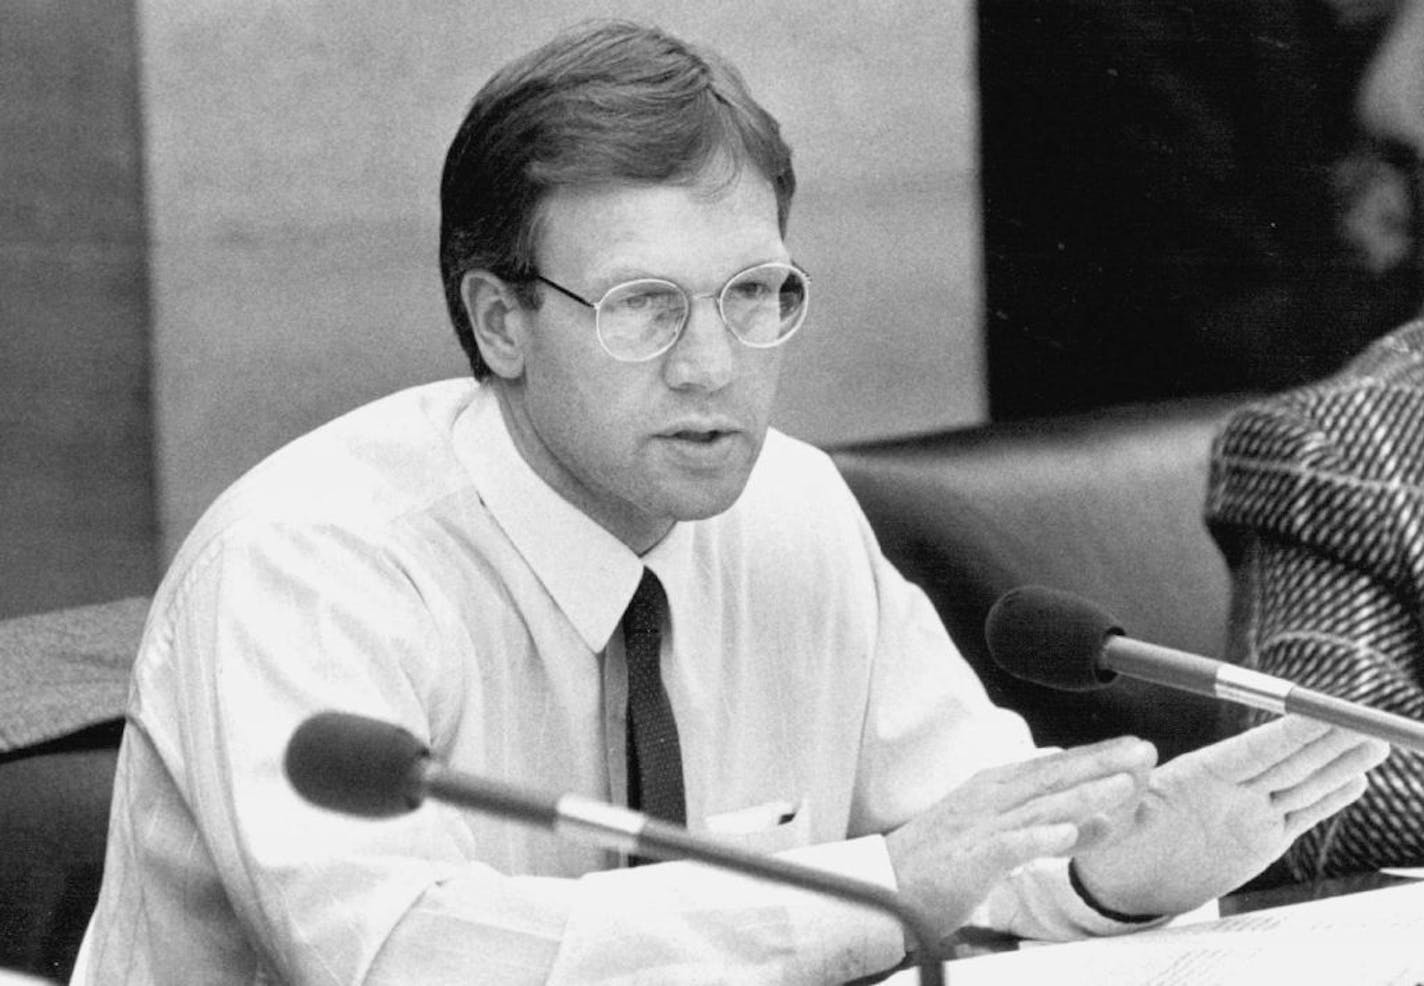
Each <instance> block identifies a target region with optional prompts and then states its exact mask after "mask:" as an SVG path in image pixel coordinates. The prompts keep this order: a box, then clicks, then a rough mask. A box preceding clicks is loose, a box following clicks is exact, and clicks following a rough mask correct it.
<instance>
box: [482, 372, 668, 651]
mask: <svg viewBox="0 0 1424 986" xmlns="http://www.w3.org/2000/svg"><path fill="white" fill-rule="evenodd" d="M454 437H455V448H456V449H457V454H458V455H459V456H460V459H461V461H462V462H463V463H464V465H465V468H466V469H468V470H469V473H470V476H471V478H472V480H473V482H474V486H475V489H476V491H477V492H478V493H479V496H480V499H481V500H482V501H483V502H484V504H485V507H486V508H487V509H488V510H489V512H490V514H491V515H492V516H493V517H494V519H495V522H496V523H498V524H499V526H500V527H501V528H502V529H503V530H504V532H505V534H506V535H507V536H508V537H509V539H510V541H512V542H513V544H514V547H515V549H516V550H517V551H518V552H519V553H520V555H522V556H523V558H524V560H525V561H526V562H528V564H529V567H530V568H531V569H533V571H534V574H535V575H536V576H537V577H538V579H539V581H540V582H542V583H543V584H544V588H545V589H547V590H548V592H549V595H550V596H552V597H553V599H554V602H555V604H557V605H558V607H559V609H561V610H562V611H563V612H564V615H565V616H567V617H568V619H569V622H570V623H572V624H573V626H574V629H575V630H577V631H578V633H579V636H581V637H582V638H583V640H584V642H585V643H586V644H588V647H589V649H590V650H593V651H601V650H603V649H604V648H605V647H607V646H608V641H609V638H611V637H612V636H613V631H614V630H615V629H616V628H617V626H618V621H619V620H621V619H622V617H623V611H624V610H625V609H626V608H627V606H628V603H629V601H630V600H631V599H632V598H633V593H634V591H635V590H636V589H637V587H638V580H639V579H640V578H642V574H643V561H642V559H640V558H639V557H638V556H637V555H636V554H634V553H633V552H632V551H631V550H630V549H629V548H628V547H627V546H626V545H625V544H623V542H621V541H619V540H618V539H617V538H615V537H614V536H613V535H612V534H610V533H608V531H606V530H605V529H604V528H603V527H601V526H600V525H599V524H597V523H596V522H594V521H593V520H591V519H590V518H589V517H588V516H587V515H586V514H584V513H583V511H581V510H579V509H578V508H577V507H575V506H574V505H573V504H571V503H569V502H568V501H567V500H565V499H564V498H563V497H562V496H560V495H559V494H558V493H557V492H555V491H554V489H553V488H552V487H550V486H549V485H548V484H547V483H545V482H544V480H543V479H541V478H540V477H539V475H538V474H537V473H535V472H534V470H533V469H532V468H530V466H529V464H528V463H527V462H525V461H524V457H523V456H522V455H520V453H519V450H518V449H517V448H516V447H515V445H514V440H513V439H512V438H511V437H510V435H509V430H508V429H507V428H506V427H505V424H504V416H503V415H502V414H501V413H500V409H499V400H498V399H497V397H496V395H495V393H494V390H493V388H490V387H483V386H482V387H480V388H478V390H477V393H476V396H475V399H474V400H473V401H471V403H470V404H469V406H468V407H466V408H465V410H464V411H463V412H461V414H460V416H459V418H458V419H457V420H456V422H455V436H454ZM665 540H666V539H665Z"/></svg>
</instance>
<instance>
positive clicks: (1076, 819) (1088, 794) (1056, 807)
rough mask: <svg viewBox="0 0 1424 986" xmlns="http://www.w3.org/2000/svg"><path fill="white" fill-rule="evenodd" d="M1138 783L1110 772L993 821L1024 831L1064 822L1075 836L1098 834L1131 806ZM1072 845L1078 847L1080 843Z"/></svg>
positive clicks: (1009, 828) (1131, 776)
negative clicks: (1112, 819) (1075, 831)
mask: <svg viewBox="0 0 1424 986" xmlns="http://www.w3.org/2000/svg"><path fill="white" fill-rule="evenodd" d="M1139 790H1140V787H1139V784H1138V780H1137V777H1136V776H1135V775H1133V774H1126V773H1124V774H1113V775H1112V776H1111V777H1102V778H1098V779H1097V780H1091V781H1087V782H1085V783H1083V784H1079V785H1077V786H1076V787H1072V788H1069V789H1068V790H1066V791H1053V792H1050V793H1048V794H1044V795H1041V796H1040V797H1037V798H1034V799H1032V800H1031V801H1029V802H1028V803H1027V804H1023V805H1020V806H1019V807H1017V808H1015V809H1013V810H1012V811H1009V812H1006V813H1005V814H1004V815H1003V816H1001V818H1000V819H999V820H998V822H997V824H996V825H995V827H996V828H999V829H1001V830H1010V831H1012V830H1020V831H1028V830H1031V829H1034V828H1041V827H1043V826H1047V825H1055V824H1062V823H1068V824H1071V825H1072V826H1073V827H1074V828H1075V829H1076V830H1078V833H1077V834H1078V837H1079V838H1082V837H1087V838H1088V839H1089V840H1090V841H1091V840H1096V839H1098V838H1100V837H1101V836H1102V834H1103V832H1104V831H1105V830H1106V828H1107V826H1108V818H1109V817H1110V816H1112V815H1116V814H1119V813H1121V812H1123V811H1125V810H1127V809H1129V808H1132V807H1134V806H1135V804H1136V802H1137V799H1138V797H1139ZM1076 848H1079V849H1082V848H1083V847H1082V846H1077V847H1076Z"/></svg>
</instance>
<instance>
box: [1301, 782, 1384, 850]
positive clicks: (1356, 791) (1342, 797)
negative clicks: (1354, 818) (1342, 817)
mask: <svg viewBox="0 0 1424 986" xmlns="http://www.w3.org/2000/svg"><path fill="white" fill-rule="evenodd" d="M1367 787H1369V784H1368V782H1367V781H1366V780H1365V778H1364V776H1363V775H1356V776H1355V777H1352V778H1350V780H1348V781H1346V782H1345V783H1344V784H1342V785H1340V786H1339V787H1337V788H1335V790H1333V791H1330V792H1328V793H1327V794H1326V795H1325V796H1324V797H1322V798H1321V799H1320V800H1318V801H1316V802H1315V803H1314V804H1310V805H1307V806H1305V807H1303V808H1300V809H1298V810H1296V811H1291V812H1287V813H1286V816H1285V838H1286V839H1287V840H1288V841H1292V842H1293V841H1295V840H1296V839H1298V838H1300V837H1301V836H1302V835H1304V834H1305V832H1306V831H1307V830H1309V829H1311V828H1313V827H1315V826H1316V825H1318V824H1320V823H1321V822H1323V821H1325V819H1327V818H1329V817H1330V816H1331V815H1333V814H1335V813H1336V812H1337V811H1340V810H1341V809H1342V808H1345V807H1347V806H1349V805H1351V804H1354V803H1355V802H1356V801H1358V800H1359V799H1360V796H1361V795H1362V794H1364V793H1365V789H1366V788H1367Z"/></svg>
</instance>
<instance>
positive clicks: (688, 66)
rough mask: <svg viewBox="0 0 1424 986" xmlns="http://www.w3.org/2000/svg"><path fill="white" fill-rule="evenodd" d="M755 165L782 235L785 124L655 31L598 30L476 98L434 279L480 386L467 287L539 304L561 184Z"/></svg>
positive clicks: (458, 144)
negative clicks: (481, 280)
mask: <svg viewBox="0 0 1424 986" xmlns="http://www.w3.org/2000/svg"><path fill="white" fill-rule="evenodd" d="M718 166H721V167H725V169H726V180H727V181H728V182H730V181H732V180H734V179H735V178H736V176H737V175H738V174H739V173H740V171H741V169H743V168H745V167H747V166H751V167H752V168H754V169H755V170H756V171H757V172H758V173H760V174H761V175H762V177H764V178H765V179H766V180H767V181H768V182H770V184H771V187H772V189H773V191H774V192H775V195H776V214H777V222H778V224H779V226H780V228H781V233H782V235H783V236H784V235H785V233H786V222H787V218H788V215H789V213H790V210H791V198H792V195H793V194H794V193H795V190H796V176H795V173H794V171H793V170H792V167H791V149H790V148H789V147H787V145H786V143H785V141H783V140H782V138H781V128H780V127H779V126H778V124H777V122H776V120H775V119H774V118H773V117H772V116H771V114H770V113H768V112H767V111H766V110H765V109H763V108H762V107H761V106H760V105H759V104H758V103H757V102H756V100H755V99H753V98H752V95H751V93H750V92H749V91H748V89H747V86H746V82H745V81H744V80H743V79H742V77H741V74H740V73H739V72H738V71H737V70H736V68H735V67H733V66H732V65H731V64H730V63H728V62H727V61H726V60H725V59H723V58H721V57H720V56H718V55H717V54H715V53H714V52H711V51H706V50H703V49H700V48H697V47H694V46H692V45H690V44H687V43H685V42H683V41H680V40H678V39H677V38H674V37H672V36H671V35H669V34H667V33H665V32H663V31H661V30H658V29H656V28H651V27H646V26H643V25H639V24H633V23H628V22H624V21H599V22H595V23H592V24H588V25H585V26H583V27H581V28H578V29H576V30H573V31H571V32H568V33H565V34H561V35H559V36H558V37H556V38H555V39H554V40H552V41H550V42H549V43H548V44H546V45H544V46H543V47H541V48H538V49H536V50H535V51H533V52H531V53H529V54H528V55H525V56H524V57H522V58H520V59H518V60H516V61H514V62H511V63H510V64H509V65H507V66H505V67H504V68H503V69H501V70H500V71H499V72H497V73H496V74H495V75H494V76H493V77H492V78H491V79H490V80H489V81H488V82H487V83H485V85H484V87H483V88H481V89H480V91H479V93H478V94H476V96H475V98H474V101H473V103H472V104H471V105H470V109H469V112H468V113H466V115H465V119H464V122H463V123H462V124H461V126H460V129H459V131H458V132H457V133H456V135H455V139H454V140H453V141H452V142H451V144H450V149H449V152H448V153H447V154H446V157H445V170H444V174H443V175H442V176H441V180H440V275H441V278H442V279H443V280H444V283H445V302H446V305H447V306H448V307H449V310H450V318H451V320H452V321H453V322H454V324H455V334H456V336H458V337H459V340H460V345H461V347H462V348H463V349H464V350H465V354H466V356H467V357H468V358H469V361H470V367H471V369H472V370H473V371H474V375H475V377H476V379H480V378H483V377H486V376H488V375H489V373H490V370H489V367H488V366H486V365H485V362H484V360H483V358H481V356H480V353H479V348H478V347H477V346H476V345H475V338H474V333H473V331H472V330H471V327H470V321H469V316H468V314H467V312H466V311H465V305H464V301H463V300H462V298H461V296H460V282H461V280H462V279H463V278H464V275H465V274H466V273H468V272H469V271H471V270H479V269H484V270H488V271H490V272H491V273H493V274H495V275H496V276H498V277H500V278H502V279H503V280H505V281H507V282H509V283H510V284H511V285H512V286H513V287H514V289H515V291H516V292H517V293H518V296H519V300H520V302H521V303H522V304H525V305H530V306H532V305H534V304H536V303H537V295H536V292H535V290H534V284H535V282H533V281H532V277H533V275H534V273H535V264H534V243H535V232H536V225H537V221H538V217H539V208H540V205H541V203H542V202H543V200H544V197H545V196H546V195H547V194H548V193H549V192H550V191H551V190H553V189H555V188H560V187H589V186H595V185H601V184H610V183H614V184H649V183H659V184H661V183H669V182H672V183H686V184H692V183H694V182H698V181H701V180H705V177H706V176H707V174H708V171H709V169H710V168H713V167H718Z"/></svg>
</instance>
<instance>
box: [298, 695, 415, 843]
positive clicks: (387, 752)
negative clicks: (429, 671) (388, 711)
mask: <svg viewBox="0 0 1424 986" xmlns="http://www.w3.org/2000/svg"><path fill="white" fill-rule="evenodd" d="M429 754H430V751H429V750H428V749H426V747H425V744H423V743H421V742H420V740H418V739H416V738H415V737H414V736H412V735H411V734H410V733H409V732H408V731H406V730H404V729H402V728H401V727H400V726H396V725H393V724H392V723H388V722H382V721H380V720H379V719H371V718H368V717H366V716H358V715H353V714H351V713H349V712H320V713H318V714H316V715H314V716H312V717H311V718H310V719H308V720H307V721H306V722H304V723H302V724H301V725H300V726H299V727H297V731H296V732H295V733H293V734H292V739H291V742H289V743H288V744H287V756H286V763H285V767H286V771H287V778H288V780H290V781H291V782H292V786H293V787H295V788H296V789H297V792H298V793H299V794H301V796H302V797H304V798H306V799H307V800H308V801H310V802H312V803H313V804H317V805H320V806H321V807H323V808H330V809H332V810H334V811H344V812H347V813H349V814H353V815H365V816H367V817H371V818H385V817H388V816H390V815H399V814H403V813H405V812H408V811H411V810H413V809H415V808H417V807H419V806H420V802H421V799H422V796H423V795H422V792H421V789H420V783H421V769H420V768H421V763H422V761H424V760H425V759H426V757H428V756H429Z"/></svg>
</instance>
